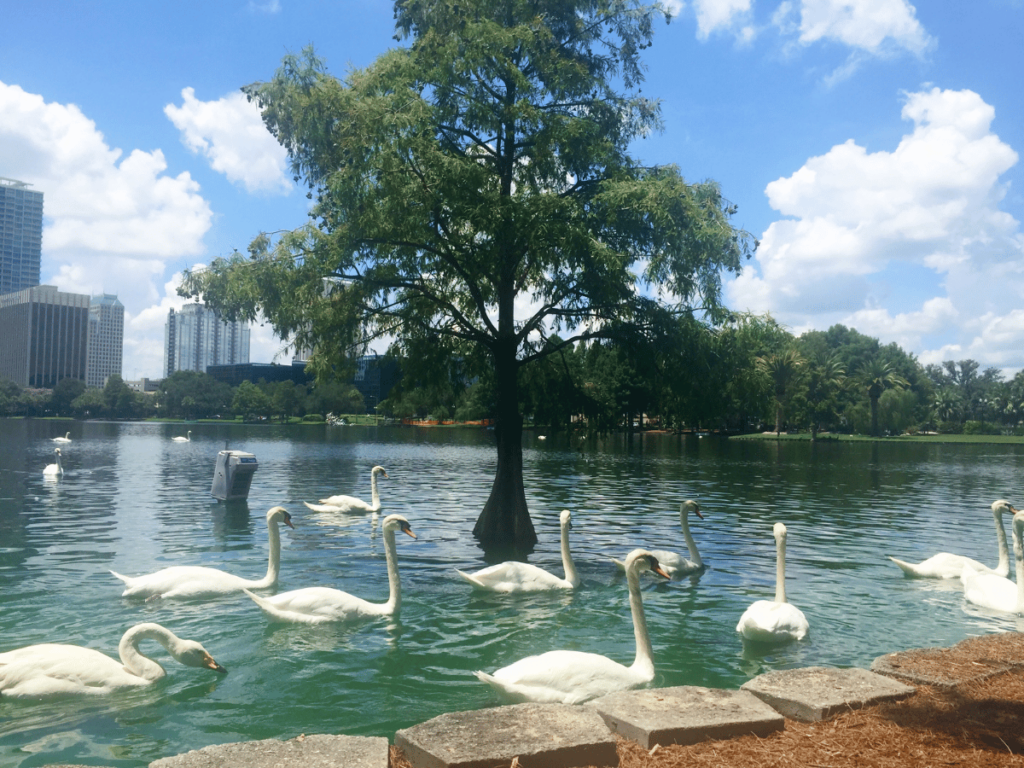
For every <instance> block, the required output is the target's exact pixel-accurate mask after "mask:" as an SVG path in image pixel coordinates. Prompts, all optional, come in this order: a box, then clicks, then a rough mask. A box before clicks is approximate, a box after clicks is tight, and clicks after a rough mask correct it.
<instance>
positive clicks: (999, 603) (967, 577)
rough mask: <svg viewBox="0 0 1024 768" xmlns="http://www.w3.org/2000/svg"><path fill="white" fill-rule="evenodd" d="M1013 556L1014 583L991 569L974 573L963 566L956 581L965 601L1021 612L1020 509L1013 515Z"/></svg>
mask: <svg viewBox="0 0 1024 768" xmlns="http://www.w3.org/2000/svg"><path fill="white" fill-rule="evenodd" d="M1013 557H1014V560H1016V562H1017V583H1016V584H1014V583H1013V582H1012V581H1010V580H1009V579H1008V578H1006V577H1005V576H999V575H998V574H996V573H993V572H992V571H988V572H985V573H978V572H977V571H975V570H974V569H973V568H972V567H971V566H970V565H966V566H964V572H963V573H962V574H961V575H960V581H961V582H963V585H964V597H965V598H967V600H968V602H971V603H974V604H975V605H980V606H982V607H984V608H991V609H992V610H995V611H1006V612H1007V613H1016V614H1019V615H1022V616H1024V512H1017V513H1016V514H1015V515H1014V516H1013Z"/></svg>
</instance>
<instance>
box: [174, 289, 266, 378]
mask: <svg viewBox="0 0 1024 768" xmlns="http://www.w3.org/2000/svg"><path fill="white" fill-rule="evenodd" d="M248 362H249V326H248V325H246V324H245V323H244V322H242V321H241V320H237V321H234V322H228V321H225V320H221V319H220V318H219V317H218V316H217V313H216V312H214V311H213V310H212V309H208V308H207V307H205V306H204V305H202V304H186V305H185V306H184V307H182V308H181V310H180V311H177V312H176V311H175V310H173V309H172V310H170V311H169V312H168V314H167V323H166V324H165V325H164V376H170V375H171V374H172V373H174V372H175V371H199V372H200V373H205V372H206V369H207V368H208V367H209V366H211V365H232V364H234V363H248Z"/></svg>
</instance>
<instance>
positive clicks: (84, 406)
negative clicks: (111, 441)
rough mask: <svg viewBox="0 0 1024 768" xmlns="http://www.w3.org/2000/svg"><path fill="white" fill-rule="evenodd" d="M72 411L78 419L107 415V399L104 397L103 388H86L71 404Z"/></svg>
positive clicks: (99, 417)
mask: <svg viewBox="0 0 1024 768" xmlns="http://www.w3.org/2000/svg"><path fill="white" fill-rule="evenodd" d="M71 408H72V412H73V413H74V416H75V418H76V419H101V418H104V417H105V416H106V415H107V401H106V400H105V399H104V397H103V390H102V389H96V388H95V387H93V388H92V389H87V390H85V391H84V392H83V393H82V394H80V395H79V396H78V397H76V398H75V400H74V402H72V404H71Z"/></svg>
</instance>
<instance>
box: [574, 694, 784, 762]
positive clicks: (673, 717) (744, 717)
mask: <svg viewBox="0 0 1024 768" xmlns="http://www.w3.org/2000/svg"><path fill="white" fill-rule="evenodd" d="M585 706H587V707H592V708H594V709H596V710H597V711H598V712H599V713H600V714H601V717H603V718H604V721H605V722H606V723H607V724H608V727H609V728H611V730H612V731H614V732H615V733H618V734H620V735H622V736H624V737H626V738H627V739H632V740H633V741H636V742H639V743H640V744H641V745H643V746H644V747H646V748H648V749H650V748H651V747H653V746H654V745H655V744H662V745H667V744H696V743H698V742H700V741H706V740H708V739H728V738H732V737H734V736H744V735H746V734H748V733H753V734H755V735H757V736H762V737H763V736H767V735H768V734H770V733H773V732H775V731H781V730H782V729H783V728H785V727H786V726H785V718H783V716H782V715H780V714H779V713H778V712H776V711H775V710H774V709H772V708H771V707H770V706H768V705H767V704H765V703H764V702H763V701H761V700H760V699H759V698H757V697H756V696H755V695H754V694H752V693H750V692H749V691H723V690H718V689H716V688H700V687H698V686H695V685H682V686H678V687H675V688H655V689H648V690H642V691H620V692H618V693H611V694H608V695H607V696H602V697H600V698H598V699H594V700H593V701H590V702H587V704H586V705H585Z"/></svg>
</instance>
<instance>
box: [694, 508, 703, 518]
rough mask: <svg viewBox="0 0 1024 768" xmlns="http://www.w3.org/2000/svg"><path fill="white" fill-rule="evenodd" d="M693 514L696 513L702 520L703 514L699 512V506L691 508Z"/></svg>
mask: <svg viewBox="0 0 1024 768" xmlns="http://www.w3.org/2000/svg"><path fill="white" fill-rule="evenodd" d="M693 514H695V515H696V516H697V517H699V518H700V519H701V520H703V519H704V515H702V514H701V513H700V507H694V508H693Z"/></svg>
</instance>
